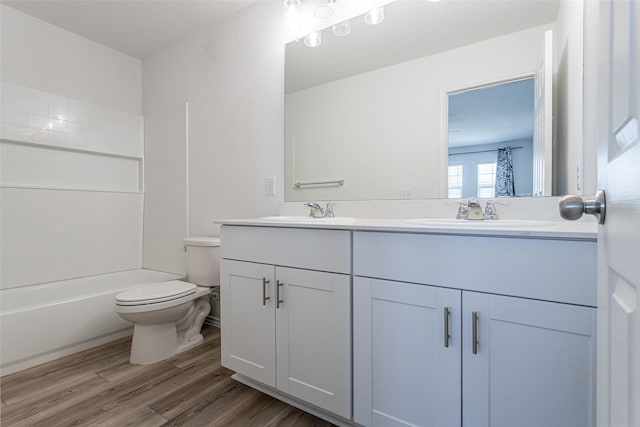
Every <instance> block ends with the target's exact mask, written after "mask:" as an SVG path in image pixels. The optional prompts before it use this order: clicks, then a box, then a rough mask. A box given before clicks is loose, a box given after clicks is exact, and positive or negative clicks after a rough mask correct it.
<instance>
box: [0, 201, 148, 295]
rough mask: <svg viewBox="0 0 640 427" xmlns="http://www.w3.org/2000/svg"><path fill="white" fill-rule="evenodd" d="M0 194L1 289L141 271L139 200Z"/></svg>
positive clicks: (140, 210)
mask: <svg viewBox="0 0 640 427" xmlns="http://www.w3.org/2000/svg"><path fill="white" fill-rule="evenodd" d="M0 191H1V192H0V195H1V197H2V204H3V212H2V217H1V218H0V227H1V228H2V239H1V242H0V243H1V251H2V258H1V260H0V268H1V271H0V286H1V287H2V288H3V289H7V288H15V287H19V286H28V285H33V284H39V283H46V282H52V281H57V280H65V279H73V278H76V277H85V276H91V275H96V274H105V273H111V272H116V271H123V270H131V269H135V268H140V267H141V265H142V260H141V259H142V203H143V200H142V199H143V195H142V194H131V193H109V192H88V191H62V190H36V189H23V188H2V189H1V190H0Z"/></svg>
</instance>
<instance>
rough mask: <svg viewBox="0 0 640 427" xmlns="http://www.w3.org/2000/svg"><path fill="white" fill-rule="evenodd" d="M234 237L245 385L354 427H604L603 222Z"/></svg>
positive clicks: (384, 223)
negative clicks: (599, 283)
mask: <svg viewBox="0 0 640 427" xmlns="http://www.w3.org/2000/svg"><path fill="white" fill-rule="evenodd" d="M221 224H222V227H221V238H222V242H223V244H222V264H221V287H222V289H221V298H222V300H221V315H222V363H223V365H224V366H226V367H228V368H229V369H232V370H234V371H235V372H236V375H235V378H236V379H238V380H239V381H242V382H244V383H246V384H249V385H251V386H253V387H255V388H257V389H259V390H261V391H264V392H266V393H268V394H271V395H274V396H276V397H278V398H280V399H282V400H285V401H287V402H289V403H292V404H294V405H296V406H299V407H301V408H303V409H305V410H307V411H309V412H312V413H314V414H316V415H319V416H321V417H323V418H325V419H327V420H329V421H332V422H334V423H335V424H339V425H354V424H355V425H364V426H409V425H416V426H462V425H464V426H516V425H517V426H532V427H533V426H535V427H539V426H562V427H566V426H581V427H582V426H593V425H595V331H596V326H595V325H596V310H595V306H596V282H595V274H596V233H595V226H594V225H593V224H584V223H566V222H554V221H517V220H512V221H507V220H498V221H468V220H446V219H443V220H436V219H412V220H400V219H398V220H391V219H385V220H382V219H362V218H320V219H315V218H305V217H294V216H291V217H266V218H258V219H248V220H229V221H221Z"/></svg>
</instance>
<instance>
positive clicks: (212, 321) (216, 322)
mask: <svg viewBox="0 0 640 427" xmlns="http://www.w3.org/2000/svg"><path fill="white" fill-rule="evenodd" d="M204 324H205V325H209V326H215V327H216V328H219V327H220V319H218V318H217V317H213V316H207V317H205V319H204Z"/></svg>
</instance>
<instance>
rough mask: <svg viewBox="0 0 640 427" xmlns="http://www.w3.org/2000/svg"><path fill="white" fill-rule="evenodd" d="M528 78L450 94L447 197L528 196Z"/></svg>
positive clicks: (530, 110)
mask: <svg viewBox="0 0 640 427" xmlns="http://www.w3.org/2000/svg"><path fill="white" fill-rule="evenodd" d="M533 90H534V84H533V78H527V79H523V80H518V81H512V82H506V83H501V84H496V85H490V86H484V87H480V88H475V89H471V90H466V91H461V92H455V93H449V99H448V105H449V109H448V110H449V119H448V121H447V122H448V134H449V144H448V146H449V164H448V174H447V175H448V186H447V193H448V197H449V198H470V197H473V198H475V197H481V198H491V197H513V196H532V195H533V131H534V108H533V107H534V105H533V99H534V93H533Z"/></svg>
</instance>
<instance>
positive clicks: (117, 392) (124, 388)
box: [34, 362, 180, 426]
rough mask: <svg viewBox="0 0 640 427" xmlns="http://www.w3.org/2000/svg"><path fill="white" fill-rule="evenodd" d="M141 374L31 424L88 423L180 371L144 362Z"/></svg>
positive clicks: (111, 385)
mask: <svg viewBox="0 0 640 427" xmlns="http://www.w3.org/2000/svg"><path fill="white" fill-rule="evenodd" d="M146 368H147V369H146V370H145V371H144V372H143V373H140V374H138V375H136V376H135V377H133V378H130V379H129V380H127V381H123V382H120V383H110V384H109V385H110V387H109V388H107V389H105V390H104V391H103V392H101V393H99V394H97V395H96V396H92V397H91V398H89V399H85V400H83V401H82V402H80V403H78V404H77V405H75V406H74V407H73V408H72V410H70V411H65V412H59V413H57V414H55V415H54V416H52V417H49V418H46V419H45V420H43V421H41V422H40V423H36V424H34V425H43V426H50V425H72V424H88V423H90V422H91V420H92V419H93V418H96V417H99V416H100V414H101V413H103V412H106V411H108V410H109V409H111V408H113V407H116V406H118V405H119V404H121V403H122V402H123V401H126V400H128V399H131V398H133V397H134V396H136V395H139V394H142V393H145V392H146V391H148V390H150V389H152V388H153V387H155V386H157V385H158V384H160V383H162V382H164V381H166V380H167V379H169V378H171V377H173V376H175V375H177V374H179V373H180V371H179V370H178V369H176V368H175V367H173V366H171V365H169V364H168V363H164V362H159V363H154V364H153V365H147V366H146Z"/></svg>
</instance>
